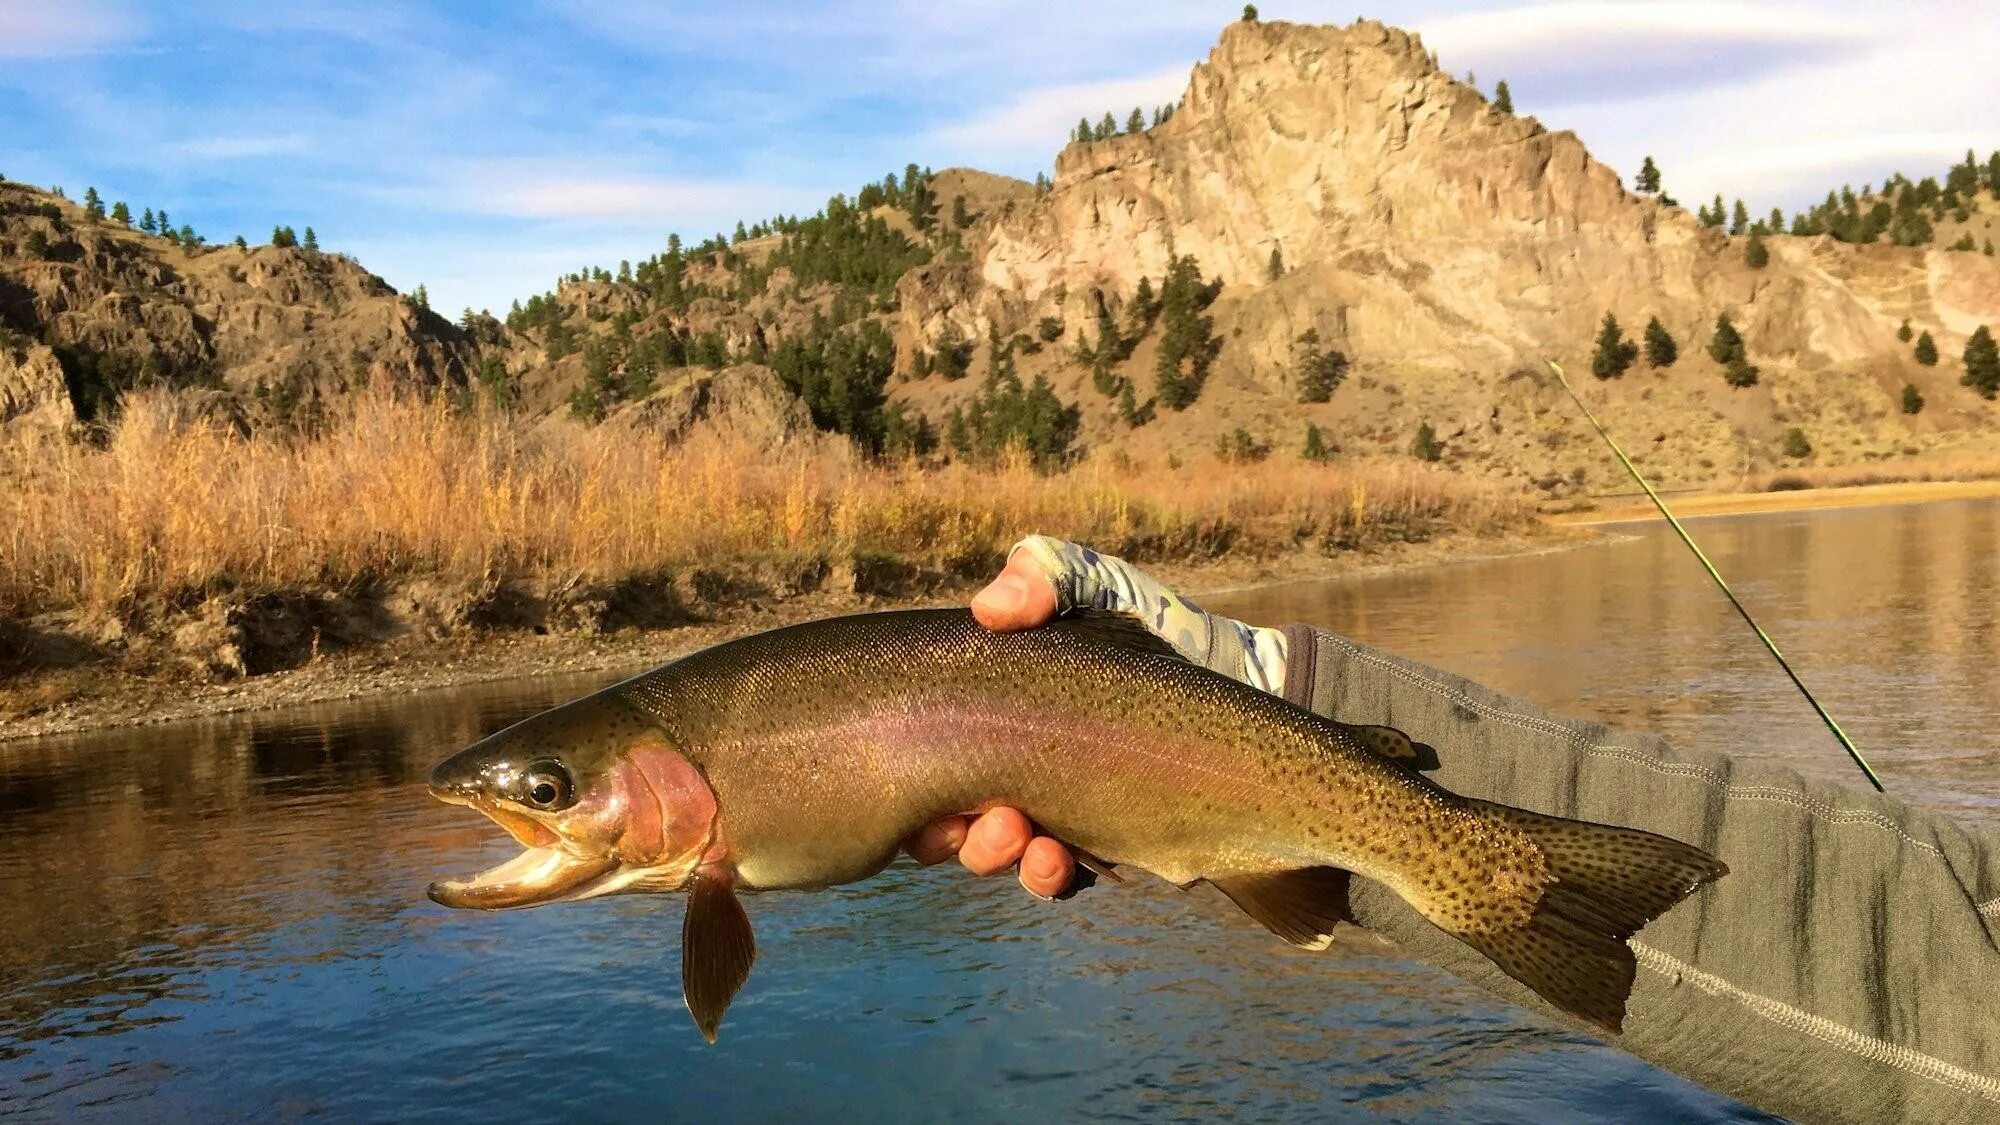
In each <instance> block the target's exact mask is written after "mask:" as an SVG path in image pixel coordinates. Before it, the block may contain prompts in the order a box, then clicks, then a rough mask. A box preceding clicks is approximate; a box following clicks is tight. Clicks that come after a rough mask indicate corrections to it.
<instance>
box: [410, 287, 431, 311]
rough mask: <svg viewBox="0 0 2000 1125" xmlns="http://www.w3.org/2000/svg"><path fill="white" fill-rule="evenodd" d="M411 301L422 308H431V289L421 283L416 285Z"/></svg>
mask: <svg viewBox="0 0 2000 1125" xmlns="http://www.w3.org/2000/svg"><path fill="white" fill-rule="evenodd" d="M410 303H411V304H413V305H415V306H417V307H418V308H420V309H429V308H430V307H431V291H430V289H429V288H428V287H426V286H424V285H421V284H419V285H418V286H417V287H416V289H415V290H414V291H413V292H411V294H410Z"/></svg>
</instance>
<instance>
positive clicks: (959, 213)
mask: <svg viewBox="0 0 2000 1125" xmlns="http://www.w3.org/2000/svg"><path fill="white" fill-rule="evenodd" d="M951 225H952V226H955V227H957V228H958V229H960V230H964V229H965V228H966V227H969V226H971V225H972V216H971V215H970V214H968V213H967V212H966V210H965V196H963V195H954V196H952V197H951Z"/></svg>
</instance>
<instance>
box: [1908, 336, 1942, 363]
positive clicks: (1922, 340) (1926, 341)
mask: <svg viewBox="0 0 2000 1125" xmlns="http://www.w3.org/2000/svg"><path fill="white" fill-rule="evenodd" d="M1910 354H1911V355H1913V356H1915V357H1916V360H1917V362H1918V363H1921V364H1923V365H1924V366H1925V367H1936V366H1937V361H1938V350H1937V341H1936V340H1933V339H1931V334H1930V332H1929V331H1923V332H1919V333H1917V346H1916V347H1914V348H1912V349H1910Z"/></svg>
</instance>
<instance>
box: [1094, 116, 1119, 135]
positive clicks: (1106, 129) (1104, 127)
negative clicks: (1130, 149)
mask: <svg viewBox="0 0 2000 1125" xmlns="http://www.w3.org/2000/svg"><path fill="white" fill-rule="evenodd" d="M1117 135H1118V119H1117V118H1115V117H1113V116H1111V111H1110V110H1108V109H1107V110H1105V111H1104V117H1103V118H1102V119H1101V120H1099V121H1098V123H1097V139H1098V140H1100V141H1102V140H1107V139H1109V138H1111V137H1115V136H1117Z"/></svg>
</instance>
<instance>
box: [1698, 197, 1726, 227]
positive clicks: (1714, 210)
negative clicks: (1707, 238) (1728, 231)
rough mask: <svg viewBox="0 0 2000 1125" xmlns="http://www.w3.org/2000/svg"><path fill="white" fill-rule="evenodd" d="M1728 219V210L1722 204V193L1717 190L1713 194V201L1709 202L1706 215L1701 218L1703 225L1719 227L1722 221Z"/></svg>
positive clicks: (1724, 221)
mask: <svg viewBox="0 0 2000 1125" xmlns="http://www.w3.org/2000/svg"><path fill="white" fill-rule="evenodd" d="M1728 221H1729V212H1728V210H1727V209H1725V208H1724V207H1723V206H1722V193H1721V192H1717V193H1716V196H1715V202H1714V203H1711V204H1709V207H1708V216H1707V218H1706V219H1705V220H1703V225H1704V226H1710V227H1720V226H1721V225H1722V224H1723V223H1726V222H1728Z"/></svg>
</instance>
